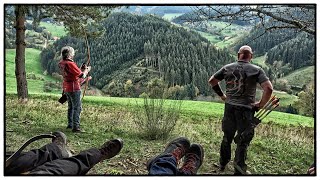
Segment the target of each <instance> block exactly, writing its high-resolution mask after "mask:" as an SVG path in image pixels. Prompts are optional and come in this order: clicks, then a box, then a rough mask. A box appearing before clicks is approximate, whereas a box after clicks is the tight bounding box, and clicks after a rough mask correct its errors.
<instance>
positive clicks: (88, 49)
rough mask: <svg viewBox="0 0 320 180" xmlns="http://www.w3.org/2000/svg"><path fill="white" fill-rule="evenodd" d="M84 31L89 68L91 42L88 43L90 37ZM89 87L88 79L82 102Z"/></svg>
mask: <svg viewBox="0 0 320 180" xmlns="http://www.w3.org/2000/svg"><path fill="white" fill-rule="evenodd" d="M83 31H84V35H85V42H86V46H87V59H88V60H87V63H86V64H87V66H89V65H90V59H91V58H90V46H89V42H88V36H87V33H86V31H85V30H83ZM87 76H88V77H89V72H88V74H87ZM88 85H89V80H88V78H87V79H86V85H85V87H84V90H83V94H82V99H81V101H82V100H83V98H84V96H85V94H86V90H87V88H88Z"/></svg>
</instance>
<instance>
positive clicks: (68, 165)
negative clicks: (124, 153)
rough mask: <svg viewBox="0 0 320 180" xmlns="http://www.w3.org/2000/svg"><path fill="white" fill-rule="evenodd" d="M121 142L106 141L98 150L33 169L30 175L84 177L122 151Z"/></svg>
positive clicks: (115, 140) (87, 151) (84, 152)
mask: <svg viewBox="0 0 320 180" xmlns="http://www.w3.org/2000/svg"><path fill="white" fill-rule="evenodd" d="M122 146H123V141H122V140H121V139H114V140H110V141H107V142H106V143H105V144H103V145H102V147H101V148H100V149H97V148H92V149H89V150H86V151H82V152H80V153H79V154H78V155H76V156H72V157H69V158H63V159H57V160H54V161H50V162H47V163H44V164H43V165H41V166H39V167H36V168H35V169H33V170H32V171H31V172H30V174H31V175H85V174H86V173H87V172H88V171H89V170H90V169H91V168H92V167H93V166H94V165H96V164H97V163H99V162H101V161H103V160H105V159H110V158H112V157H114V156H116V155H117V154H118V153H119V152H120V150H121V149H122Z"/></svg>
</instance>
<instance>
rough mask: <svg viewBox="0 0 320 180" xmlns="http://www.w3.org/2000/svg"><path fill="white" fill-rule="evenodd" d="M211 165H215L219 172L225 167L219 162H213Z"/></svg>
mask: <svg viewBox="0 0 320 180" xmlns="http://www.w3.org/2000/svg"><path fill="white" fill-rule="evenodd" d="M213 165H214V166H215V167H217V168H218V170H219V171H221V172H222V171H224V170H225V169H226V165H224V166H223V165H221V164H220V163H214V164H213Z"/></svg>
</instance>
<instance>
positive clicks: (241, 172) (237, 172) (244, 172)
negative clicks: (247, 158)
mask: <svg viewBox="0 0 320 180" xmlns="http://www.w3.org/2000/svg"><path fill="white" fill-rule="evenodd" d="M233 166H234V175H250V174H251V172H250V171H248V170H246V169H247V168H246V167H245V168H244V167H243V168H241V167H240V166H239V165H237V164H235V163H234V164H233Z"/></svg>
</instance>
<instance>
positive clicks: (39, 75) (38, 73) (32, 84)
mask: <svg viewBox="0 0 320 180" xmlns="http://www.w3.org/2000/svg"><path fill="white" fill-rule="evenodd" d="M5 55H6V56H5V69H6V71H5V73H6V74H5V75H6V76H5V77H6V79H5V81H6V86H5V92H6V93H16V92H17V85H16V76H15V62H14V58H15V49H6V51H5ZM26 73H27V82H28V92H29V93H31V94H37V93H44V92H53V93H61V84H60V82H58V81H57V80H55V79H54V78H52V76H48V75H45V73H44V70H42V68H41V65H40V51H39V50H37V49H32V48H27V49H26ZM48 86H49V87H50V86H51V88H48ZM46 87H47V88H46ZM46 89H47V90H46ZM48 89H50V90H52V91H48Z"/></svg>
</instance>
